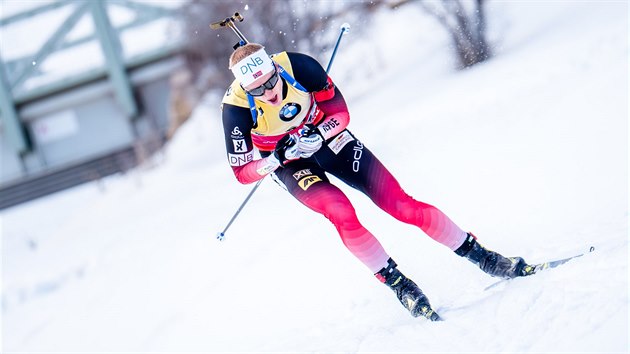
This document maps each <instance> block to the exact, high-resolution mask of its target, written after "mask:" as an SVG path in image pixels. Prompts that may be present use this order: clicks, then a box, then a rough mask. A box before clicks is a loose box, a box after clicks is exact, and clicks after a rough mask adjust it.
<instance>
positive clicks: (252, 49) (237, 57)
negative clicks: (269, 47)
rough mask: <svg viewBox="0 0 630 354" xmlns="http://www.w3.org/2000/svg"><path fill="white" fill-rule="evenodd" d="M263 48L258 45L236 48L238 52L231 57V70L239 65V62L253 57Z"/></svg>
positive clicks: (250, 44) (248, 44) (252, 44)
mask: <svg viewBox="0 0 630 354" xmlns="http://www.w3.org/2000/svg"><path fill="white" fill-rule="evenodd" d="M262 48H263V46H262V45H260V44H258V43H247V44H245V45H243V46H240V47H238V48H236V50H235V51H234V52H233V53H232V55H230V66H229V69H232V67H233V66H234V65H235V64H236V63H238V62H239V61H241V60H243V59H245V58H247V56H249V55H252V54H254V53H256V52H257V51H259V50H260V49H262Z"/></svg>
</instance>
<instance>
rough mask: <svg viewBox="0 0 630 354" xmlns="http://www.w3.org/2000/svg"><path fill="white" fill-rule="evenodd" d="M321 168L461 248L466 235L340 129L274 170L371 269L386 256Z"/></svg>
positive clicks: (441, 240)
mask: <svg viewBox="0 0 630 354" xmlns="http://www.w3.org/2000/svg"><path fill="white" fill-rule="evenodd" d="M325 172H328V173H330V174H332V175H334V176H335V177H337V178H339V179H340V180H342V181H344V182H345V183H346V184H348V185H349V186H351V187H353V188H355V189H357V190H359V191H361V192H363V193H365V194H366V195H367V196H368V197H369V198H370V199H372V201H373V202H374V203H375V204H376V205H378V206H379V207H380V208H381V209H383V210H384V211H385V212H387V213H388V214H390V215H391V216H393V217H394V218H396V219H398V220H400V221H402V222H405V223H408V224H411V225H415V226H417V227H419V228H420V229H422V231H424V232H425V233H426V234H427V235H429V236H430V237H431V238H432V239H434V240H435V241H437V242H439V243H441V244H443V245H445V246H446V247H449V248H450V249H451V250H455V249H457V248H458V247H459V246H461V244H462V243H463V242H464V239H465V238H466V233H465V232H464V231H462V229H460V228H459V227H458V226H457V225H455V223H453V222H452V221H451V220H450V219H449V218H448V217H447V216H446V215H445V214H444V213H442V212H441V211H440V210H438V209H437V208H435V207H434V206H432V205H429V204H426V203H422V202H419V201H417V200H415V199H413V198H412V197H410V196H409V195H407V193H405V192H404V191H403V189H402V188H401V187H400V184H399V183H398V182H397V181H396V179H395V178H394V176H392V174H391V173H390V172H389V171H388V170H387V169H386V168H385V166H383V164H382V163H381V162H380V161H379V160H378V159H377V158H376V157H375V156H374V155H373V154H372V152H370V150H368V149H367V147H366V146H365V145H363V144H362V143H361V142H360V141H359V140H358V139H356V138H355V137H354V136H353V135H352V134H351V133H350V132H349V131H348V130H345V131H344V132H342V133H341V134H339V135H338V136H337V137H335V138H334V139H332V141H328V142H327V144H325V145H324V146H322V148H321V149H320V150H319V151H318V152H317V153H316V154H315V155H313V156H311V157H310V158H308V159H300V160H296V161H293V162H290V163H288V164H287V165H286V166H285V167H284V168H278V169H277V170H276V171H275V172H274V173H275V175H276V177H278V179H280V181H282V182H283V183H284V185H285V186H286V187H287V190H288V191H289V193H291V194H292V195H293V196H294V197H295V198H297V200H299V201H300V202H301V203H302V204H304V205H306V206H307V207H309V208H310V209H312V210H314V211H316V212H318V213H320V214H322V215H324V216H325V217H326V218H328V220H330V221H331V222H332V223H333V225H334V226H335V228H336V229H337V231H338V232H339V235H340V236H341V240H342V241H343V243H344V245H346V247H347V248H348V250H350V252H352V254H354V255H355V256H356V257H357V258H358V259H359V260H360V261H361V262H363V263H364V264H365V265H366V266H367V267H368V268H369V269H370V270H371V271H372V273H376V272H378V271H379V270H380V269H381V268H383V267H385V266H386V265H387V260H388V258H389V256H388V254H387V253H386V252H385V250H384V249H383V247H382V246H381V244H380V243H379V242H378V240H377V239H376V238H375V237H374V235H372V233H370V231H368V230H367V229H366V228H365V227H363V225H361V223H360V222H359V219H358V218H357V215H356V212H355V210H354V207H353V206H352V203H351V202H350V200H349V199H348V198H347V197H346V195H345V194H344V193H343V192H342V191H341V190H340V189H339V188H337V187H336V186H334V185H333V184H331V183H330V181H329V179H328V178H327V177H326V173H325Z"/></svg>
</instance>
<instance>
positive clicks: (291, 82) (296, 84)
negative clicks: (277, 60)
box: [278, 64, 308, 92]
mask: <svg viewBox="0 0 630 354" xmlns="http://www.w3.org/2000/svg"><path fill="white" fill-rule="evenodd" d="M278 71H280V76H282V78H283V79H285V80H286V81H287V82H288V83H289V85H291V86H293V87H295V88H296V89H298V90H300V91H304V92H308V91H306V89H305V88H304V86H302V85H300V83H299V82H297V81H296V80H295V79H294V78H293V76H291V75H290V74H289V73H288V72H287V71H286V70H284V68H283V67H282V66H281V65H280V64H278Z"/></svg>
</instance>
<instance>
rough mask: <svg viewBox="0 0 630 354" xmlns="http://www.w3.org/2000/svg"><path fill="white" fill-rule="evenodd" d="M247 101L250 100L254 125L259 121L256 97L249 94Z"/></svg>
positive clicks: (250, 110)
mask: <svg viewBox="0 0 630 354" xmlns="http://www.w3.org/2000/svg"><path fill="white" fill-rule="evenodd" d="M247 102H249V112H250V113H251V114H252V120H253V121H254V126H256V123H258V111H257V110H256V102H254V97H252V95H250V94H249V93H248V94H247Z"/></svg>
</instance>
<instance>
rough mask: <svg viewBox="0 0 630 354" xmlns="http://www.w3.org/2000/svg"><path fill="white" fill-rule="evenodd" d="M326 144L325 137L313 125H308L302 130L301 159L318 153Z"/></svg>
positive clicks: (299, 145)
mask: <svg viewBox="0 0 630 354" xmlns="http://www.w3.org/2000/svg"><path fill="white" fill-rule="evenodd" d="M323 143H324V136H323V135H322V133H321V132H320V131H319V129H317V127H316V126H314V125H313V124H306V125H304V127H302V129H300V138H299V141H298V150H299V151H300V157H302V158H308V157H311V156H312V155H313V154H314V153H316V152H317V151H318V150H319V149H320V148H321V147H322V144H323Z"/></svg>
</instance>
